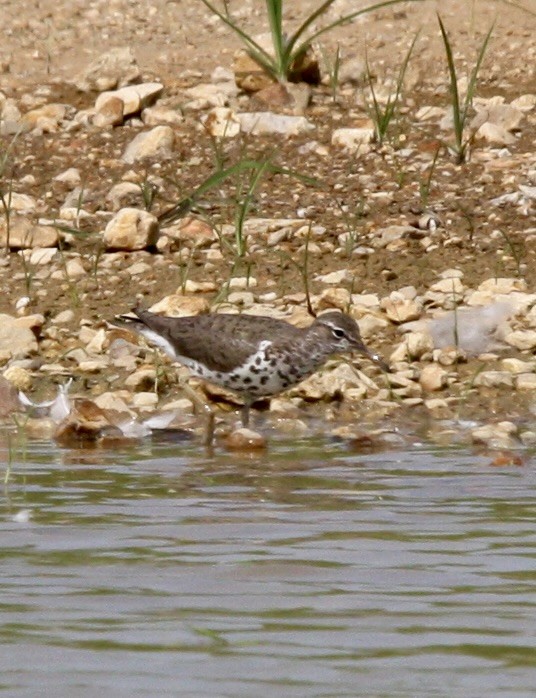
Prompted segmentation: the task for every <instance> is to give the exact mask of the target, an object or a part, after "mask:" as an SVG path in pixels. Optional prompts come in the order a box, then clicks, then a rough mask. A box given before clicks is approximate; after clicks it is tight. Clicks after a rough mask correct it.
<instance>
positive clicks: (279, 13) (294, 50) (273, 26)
mask: <svg viewBox="0 0 536 698" xmlns="http://www.w3.org/2000/svg"><path fill="white" fill-rule="evenodd" d="M424 1H425V0H384V2H377V3H375V4H373V5H368V6H367V7H362V8H361V9H359V10H356V11H355V12H350V13H349V14H347V15H344V16H343V17H339V19H337V20H335V21H334V22H329V23H327V24H325V25H324V26H321V27H320V28H313V24H314V23H315V22H316V21H317V20H320V21H321V20H322V19H323V18H324V17H325V15H326V13H327V12H328V10H329V8H330V7H331V6H332V5H333V4H334V2H335V0H325V1H324V2H323V3H321V4H320V5H319V6H318V7H317V8H316V10H314V11H313V12H311V14H310V15H308V16H307V17H306V18H305V19H304V20H303V22H302V23H301V24H300V26H299V27H298V28H297V29H296V30H295V31H294V32H292V33H290V34H288V33H287V32H286V31H285V29H284V27H283V7H284V0H265V6H266V16H267V21H268V25H269V27H270V35H271V51H267V50H266V49H264V48H263V47H262V46H261V45H260V44H259V43H258V42H257V41H255V39H254V38H253V37H252V36H251V35H250V34H248V33H247V32H246V31H245V30H244V29H242V28H241V27H240V26H239V25H238V23H237V22H236V20H234V19H233V18H232V17H231V15H230V13H229V8H228V6H227V2H225V1H223V7H222V9H218V7H216V5H215V4H214V2H211V1H210V0H201V2H202V3H203V4H204V5H206V7H208V9H209V10H210V11H211V12H212V13H213V14H215V15H216V16H217V17H219V19H221V21H222V22H224V24H226V25H227V26H228V27H229V28H230V29H231V30H232V31H233V32H234V33H235V34H236V35H237V36H238V37H239V38H240V39H241V41H242V42H243V43H244V45H245V48H246V50H247V52H248V53H249V55H250V56H251V57H252V58H253V60H254V61H255V62H256V63H258V65H259V66H261V68H262V69H263V70H264V71H265V72H266V73H268V74H269V75H271V76H272V78H274V79H275V80H279V81H284V80H292V72H293V68H294V67H295V66H297V65H299V63H300V62H301V60H302V59H303V58H304V56H305V54H306V53H307V51H308V49H309V48H310V46H311V44H312V43H313V41H314V40H315V39H317V38H318V37H319V36H321V35H322V34H325V33H326V32H329V31H331V30H332V29H335V27H339V26H340V25H341V24H345V23H347V22H350V21H351V20H353V19H355V18H356V17H359V16H360V15H364V14H367V13H368V12H374V11H375V10H381V9H383V8H385V7H390V6H391V5H399V4H400V3H402V2H424Z"/></svg>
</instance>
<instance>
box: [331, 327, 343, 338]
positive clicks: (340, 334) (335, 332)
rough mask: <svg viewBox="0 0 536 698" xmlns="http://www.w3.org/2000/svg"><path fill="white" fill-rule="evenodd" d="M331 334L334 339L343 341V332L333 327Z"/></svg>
mask: <svg viewBox="0 0 536 698" xmlns="http://www.w3.org/2000/svg"><path fill="white" fill-rule="evenodd" d="M332 332H333V336H334V337H335V338H336V339H344V337H345V334H344V330H339V329H338V328H337V327H334V328H333V329H332Z"/></svg>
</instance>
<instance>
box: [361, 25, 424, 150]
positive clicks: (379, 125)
mask: <svg viewBox="0 0 536 698" xmlns="http://www.w3.org/2000/svg"><path fill="white" fill-rule="evenodd" d="M418 37H419V32H417V33H416V34H415V36H414V37H413V41H412V42H411V44H410V46H409V49H408V51H407V53H406V55H405V57H404V60H403V61H402V65H401V66H400V70H399V71H398V77H397V80H396V87H395V92H394V94H389V95H388V97H387V101H386V102H385V104H384V103H382V101H381V100H380V99H378V95H377V93H376V90H375V88H374V80H373V77H372V73H371V71H370V66H369V62H368V57H367V58H366V66H367V73H366V78H367V83H368V87H369V90H370V95H371V101H370V103H369V104H368V112H369V115H370V117H371V119H372V121H373V122H374V132H375V136H376V141H377V142H378V143H379V144H380V145H381V144H383V142H384V141H385V139H386V136H387V131H388V129H389V125H390V123H391V121H392V120H393V118H395V117H396V116H397V115H398V107H399V105H400V98H401V95H402V88H403V86H404V78H405V76H406V71H407V69H408V65H409V61H410V58H411V54H412V53H413V49H414V47H415V43H416V41H417V39H418Z"/></svg>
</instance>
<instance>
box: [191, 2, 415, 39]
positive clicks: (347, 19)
mask: <svg viewBox="0 0 536 698" xmlns="http://www.w3.org/2000/svg"><path fill="white" fill-rule="evenodd" d="M426 1H427V0H384V2H378V3H375V4H374V5H368V6H367V7H363V8H361V9H360V10H357V11H356V12H351V13H350V14H348V15H345V16H344V17H340V18H339V19H337V20H335V21H334V22H331V23H330V24H327V25H326V26H325V27H321V28H320V29H318V30H317V31H316V32H314V33H313V34H311V35H310V36H309V37H308V39H307V40H306V43H307V44H310V43H311V42H312V41H314V40H315V39H316V38H318V37H319V36H321V35H322V34H325V33H326V32H328V31H330V30H331V29H335V27H339V26H340V25H341V24H346V22H350V21H351V20H352V19H355V18H356V17H359V16H360V15H364V14H367V13H368V12H374V11H375V10H381V9H383V8H384V7H390V6H391V5H400V3H403V2H404V3H407V2H426ZM203 2H204V0H203ZM327 4H328V3H324V4H323V5H322V6H321V7H324V5H327ZM329 4H331V2H329ZM320 9H321V8H318V10H320ZM326 9H327V7H326ZM318 10H317V11H316V12H315V13H313V14H314V18H313V19H312V17H313V15H311V16H309V17H308V18H307V19H306V20H305V22H304V23H303V24H302V26H301V27H300V28H299V29H298V30H297V31H296V32H294V34H293V35H292V37H291V38H290V40H289V44H290V43H292V46H294V45H295V44H296V42H297V41H298V40H299V38H300V36H301V35H302V34H303V32H304V31H305V29H307V27H309V26H310V24H311V22H312V21H314V19H316V17H317V16H318V15H319V12H318ZM324 11H325V10H324ZM296 50H297V51H299V50H300V48H298V49H296Z"/></svg>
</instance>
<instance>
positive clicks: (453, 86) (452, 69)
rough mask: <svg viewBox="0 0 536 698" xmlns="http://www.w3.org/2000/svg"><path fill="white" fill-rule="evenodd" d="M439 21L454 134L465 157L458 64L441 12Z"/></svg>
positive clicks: (438, 17)
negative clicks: (455, 63) (457, 72)
mask: <svg viewBox="0 0 536 698" xmlns="http://www.w3.org/2000/svg"><path fill="white" fill-rule="evenodd" d="M437 19H438V21H439V27H440V29H441V35H442V37H443V44H444V46H445V54H446V56H447V65H448V70H449V76H450V95H451V100H452V118H453V121H454V136H455V138H456V149H457V153H458V157H461V158H462V159H463V127H464V120H463V118H462V112H461V109H460V94H459V92H458V76H457V74H456V66H455V65H454V57H453V55H452V46H451V45H450V40H449V37H448V34H447V31H446V29H445V25H444V24H443V21H442V20H441V17H440V16H439V14H438V15H437Z"/></svg>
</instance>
